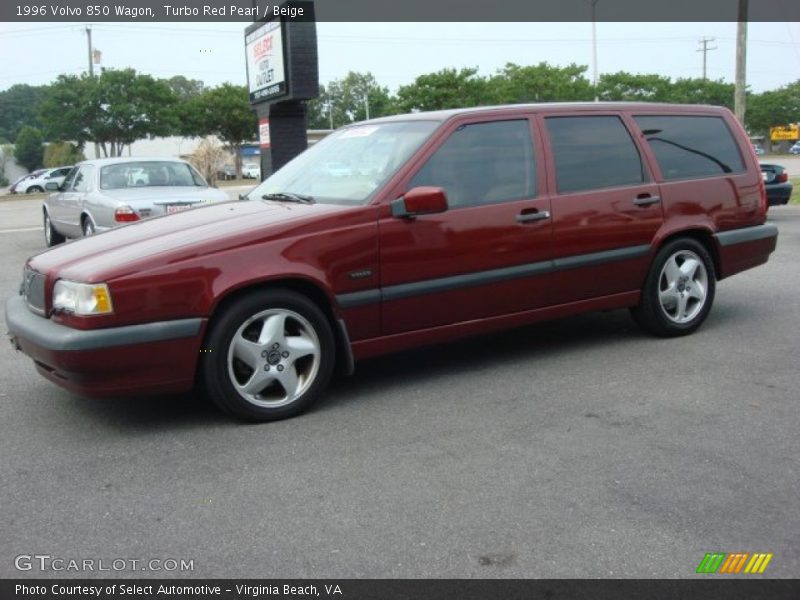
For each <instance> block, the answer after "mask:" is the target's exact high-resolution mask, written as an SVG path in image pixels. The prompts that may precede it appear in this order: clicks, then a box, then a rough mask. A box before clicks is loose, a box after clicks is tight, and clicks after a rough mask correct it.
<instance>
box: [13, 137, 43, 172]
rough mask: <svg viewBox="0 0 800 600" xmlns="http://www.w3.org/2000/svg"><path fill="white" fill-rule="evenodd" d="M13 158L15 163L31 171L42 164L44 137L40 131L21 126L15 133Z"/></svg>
mask: <svg viewBox="0 0 800 600" xmlns="http://www.w3.org/2000/svg"><path fill="white" fill-rule="evenodd" d="M14 158H16V159H17V163H18V164H20V165H22V166H23V167H25V168H26V169H28V171H33V170H34V169H38V168H39V167H41V166H42V159H43V158H44V139H43V138H42V134H41V132H40V131H39V130H38V129H36V128H34V127H23V128H22V129H20V131H19V134H18V135H17V143H16V144H15V147H14Z"/></svg>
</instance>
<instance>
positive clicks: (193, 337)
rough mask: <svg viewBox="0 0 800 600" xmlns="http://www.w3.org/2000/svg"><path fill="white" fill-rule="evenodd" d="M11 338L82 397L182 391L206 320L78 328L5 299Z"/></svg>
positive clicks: (41, 367)
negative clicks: (60, 322)
mask: <svg viewBox="0 0 800 600" xmlns="http://www.w3.org/2000/svg"><path fill="white" fill-rule="evenodd" d="M6 324H7V326H8V332H9V336H10V338H11V343H12V344H13V345H14V347H15V348H17V349H18V350H21V351H22V352H24V353H25V354H27V355H28V356H30V357H31V358H32V359H33V361H34V364H35V365H36V368H37V370H38V371H39V372H40V373H41V374H42V375H44V376H45V377H47V378H48V379H49V380H51V381H53V382H54V383H56V384H58V385H60V386H62V387H64V388H67V389H69V390H70V391H73V392H76V393H78V394H82V395H86V396H108V395H131V394H145V393H164V392H177V391H185V390H188V389H190V388H191V387H192V385H193V382H194V373H195V369H196V366H197V358H198V356H199V352H200V345H201V344H202V339H203V334H204V332H205V327H206V320H205V319H201V318H193V319H178V320H174V321H162V322H157V323H144V324H141V325H127V326H124V327H110V328H104V329H92V330H81V329H73V328H72V327H66V326H64V325H60V324H58V323H54V322H53V321H52V320H50V319H46V318H44V317H41V316H39V315H36V314H34V313H32V312H31V311H30V310H29V309H28V307H27V305H26V304H25V301H24V299H23V298H22V297H21V296H15V297H13V298H10V299H9V300H8V301H7V302H6Z"/></svg>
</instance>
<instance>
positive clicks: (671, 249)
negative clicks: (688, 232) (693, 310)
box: [634, 238, 716, 337]
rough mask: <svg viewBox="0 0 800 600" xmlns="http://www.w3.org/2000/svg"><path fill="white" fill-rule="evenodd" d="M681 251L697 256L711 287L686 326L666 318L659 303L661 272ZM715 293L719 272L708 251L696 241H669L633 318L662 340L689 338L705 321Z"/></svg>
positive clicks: (653, 265) (657, 259) (651, 271)
mask: <svg viewBox="0 0 800 600" xmlns="http://www.w3.org/2000/svg"><path fill="white" fill-rule="evenodd" d="M681 250H689V251H691V252H693V253H694V254H696V255H697V256H698V257H699V258H700V260H701V261H702V262H703V266H704V267H705V269H706V274H707V277H708V288H707V290H706V299H705V303H704V304H703V308H702V309H701V310H700V312H699V313H698V314H697V315H695V317H694V318H693V319H692V320H691V321H687V322H686V323H676V322H675V321H672V320H671V319H670V318H669V317H667V315H666V314H664V310H663V309H662V307H661V302H660V300H659V281H660V279H661V271H662V270H663V269H664V265H665V264H666V262H667V260H669V258H670V257H672V256H673V255H674V254H676V253H677V252H680V251H681ZM715 292H716V272H715V270H714V261H713V260H712V259H711V256H710V254H709V253H708V250H706V248H705V246H703V244H701V243H700V242H698V241H696V240H694V239H691V238H678V239H675V240H672V241H670V242H667V243H666V244H665V245H664V246H662V248H661V249H660V250H659V251H658V253H657V254H656V257H655V259H654V260H653V263H652V265H651V267H650V271H649V272H648V274H647V279H646V281H645V285H644V288H643V290H642V299H641V303H640V305H639V307H638V308H637V309H636V310H635V311H634V316H635V317H636V319H637V321H638V322H639V324H640V325H641V326H642V327H644V328H645V329H646V330H648V331H650V332H651V333H654V334H655V335H658V336H662V337H675V336H681V335H687V334H689V333H692V332H693V331H695V330H696V329H697V328H698V327H700V325H702V324H703V321H705V319H706V317H707V316H708V313H709V312H710V310H711V306H712V305H713V303H714V295H715Z"/></svg>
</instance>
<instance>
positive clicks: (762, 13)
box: [0, 0, 800, 34]
mask: <svg viewBox="0 0 800 600" xmlns="http://www.w3.org/2000/svg"><path fill="white" fill-rule="evenodd" d="M592 4H594V18H595V20H597V21H601V22H603V21H606V22H614V21H620V22H641V23H647V22H667V21H676V22H734V21H738V20H740V19H739V10H740V4H743V5H746V6H747V7H748V10H747V20H748V21H764V22H772V21H776V22H793V21H800V2H798V1H797V0H491V1H487V0H435V1H433V2H432V1H431V0H397V1H392V0H388V1H383V0H317V1H316V20H317V21H338V22H348V21H355V22H382V21H389V22H391V21H396V22H414V21H416V22H459V21H473V22H482V21H484V22H485V21H493V22H505V21H509V22H517V21H529V22H536V21H538V22H556V21H564V22H569V21H573V22H579V21H591V20H592ZM303 13H304V11H302V10H299V9H298V10H295V9H293V8H292V6H291V2H290V3H288V4H284V3H282V2H269V1H268V0H110V1H109V0H47V3H44V0H3V2H0V21H16V22H28V23H36V22H45V21H50V22H52V21H62V22H80V23H87V22H98V23H99V22H141V21H144V22H148V21H150V22H189V21H196V22H220V21H243V22H247V21H255V20H259V19H264V18H272V17H274V16H276V14H277V15H280V16H283V17H285V18H288V19H296V20H304V19H306V18H308V17H307V15H304V14H303ZM642 33H643V34H646V33H647V32H646V31H643V32H642Z"/></svg>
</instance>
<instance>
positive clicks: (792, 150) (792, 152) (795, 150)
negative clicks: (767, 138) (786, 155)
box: [789, 141, 800, 154]
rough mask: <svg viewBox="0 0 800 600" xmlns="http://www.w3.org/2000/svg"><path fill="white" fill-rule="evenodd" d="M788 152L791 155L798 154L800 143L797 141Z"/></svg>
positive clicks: (799, 152)
mask: <svg viewBox="0 0 800 600" xmlns="http://www.w3.org/2000/svg"><path fill="white" fill-rule="evenodd" d="M789 152H790V153H791V154H800V141H797V142H795V143H794V144H792V147H791V148H789Z"/></svg>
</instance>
